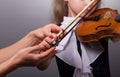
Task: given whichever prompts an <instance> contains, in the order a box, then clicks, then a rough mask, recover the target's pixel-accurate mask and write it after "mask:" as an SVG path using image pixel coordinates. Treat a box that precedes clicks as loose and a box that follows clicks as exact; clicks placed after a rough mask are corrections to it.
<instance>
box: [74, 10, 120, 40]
mask: <svg viewBox="0 0 120 77" xmlns="http://www.w3.org/2000/svg"><path fill="white" fill-rule="evenodd" d="M75 33H76V35H77V37H78V40H79V41H81V42H93V41H99V40H100V39H101V38H112V39H113V40H120V15H119V13H118V11H117V10H113V9H111V8H102V9H98V10H96V11H94V12H93V13H92V14H91V15H90V16H89V17H87V18H83V19H82V21H81V22H80V23H79V24H78V26H77V27H76V29H75Z"/></svg>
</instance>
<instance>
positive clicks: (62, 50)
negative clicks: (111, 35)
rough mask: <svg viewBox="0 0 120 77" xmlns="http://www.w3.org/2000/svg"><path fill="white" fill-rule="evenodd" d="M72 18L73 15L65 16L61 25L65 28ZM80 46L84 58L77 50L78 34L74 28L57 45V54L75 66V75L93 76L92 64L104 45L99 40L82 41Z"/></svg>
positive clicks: (77, 76) (78, 76) (79, 76)
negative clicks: (76, 34)
mask: <svg viewBox="0 0 120 77" xmlns="http://www.w3.org/2000/svg"><path fill="white" fill-rule="evenodd" d="M72 19H73V18H71V17H64V21H63V22H62V23H61V24H62V25H61V27H62V28H64V27H65V26H66V24H67V23H69V22H70V21H71V20H72ZM74 24H75V23H73V25H74ZM73 25H71V26H73ZM80 46H81V52H82V58H81V57H80V55H79V53H78V50H77V42H76V36H75V33H74V29H73V30H72V31H71V32H70V33H68V35H67V36H66V37H65V38H64V39H63V40H62V41H61V42H60V43H59V45H58V46H57V48H56V50H57V54H56V56H57V57H59V58H60V59H61V60H63V61H64V62H65V63H67V64H69V65H71V66H73V67H75V71H74V75H73V77H93V75H92V71H91V70H92V67H91V66H90V64H91V63H93V62H94V61H95V60H96V58H97V57H98V56H99V55H100V54H101V53H102V52H103V51H104V50H103V47H102V45H101V43H99V42H92V43H80Z"/></svg>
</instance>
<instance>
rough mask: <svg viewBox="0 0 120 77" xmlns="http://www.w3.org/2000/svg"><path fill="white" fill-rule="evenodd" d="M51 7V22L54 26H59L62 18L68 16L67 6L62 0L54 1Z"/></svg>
mask: <svg viewBox="0 0 120 77" xmlns="http://www.w3.org/2000/svg"><path fill="white" fill-rule="evenodd" d="M53 3H54V6H53V14H54V19H53V22H54V23H55V24H60V23H61V22H62V21H63V16H67V14H68V6H67V3H66V2H65V1H64V0H54V2H53Z"/></svg>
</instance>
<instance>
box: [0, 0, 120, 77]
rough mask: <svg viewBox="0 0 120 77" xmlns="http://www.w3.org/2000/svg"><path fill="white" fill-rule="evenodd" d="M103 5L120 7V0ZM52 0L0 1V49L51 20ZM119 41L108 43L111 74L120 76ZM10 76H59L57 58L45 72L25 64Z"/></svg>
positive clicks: (112, 0)
mask: <svg viewBox="0 0 120 77" xmlns="http://www.w3.org/2000/svg"><path fill="white" fill-rule="evenodd" d="M103 1H104V2H103V3H102V7H110V8H114V9H118V11H119V10H120V7H119V3H120V0H103ZM51 9H52V0H0V48H2V47H6V46H8V45H11V44H13V43H14V42H16V41H18V40H19V39H21V38H22V37H23V36H25V35H26V34H27V33H28V32H30V31H31V30H34V29H37V28H39V27H41V26H43V25H46V24H48V23H51V21H50V20H51V18H52V11H51ZM119 50H120V42H116V43H113V42H111V41H110V43H109V59H110V69H111V74H112V77H120V73H119V71H120V69H119V68H120V67H119V65H120V60H119V59H120V56H119V54H120V51H119ZM7 77H59V73H58V69H57V66H56V62H55V59H53V60H52V62H51V64H50V66H49V67H48V69H47V70H45V71H39V70H38V69H36V68H32V67H22V68H19V69H17V70H15V71H13V72H11V73H10V74H8V75H7Z"/></svg>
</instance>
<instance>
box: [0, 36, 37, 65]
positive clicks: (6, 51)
mask: <svg viewBox="0 0 120 77" xmlns="http://www.w3.org/2000/svg"><path fill="white" fill-rule="evenodd" d="M33 37H34V36H32V35H30V34H28V35H26V36H25V37H24V38H22V39H21V40H20V41H18V42H16V43H15V44H12V45H11V46H8V47H6V48H3V49H1V50H0V63H2V62H4V61H6V60H7V59H9V58H10V57H11V56H13V55H14V54H15V53H16V52H17V51H19V50H20V49H23V48H26V47H30V46H33V45H34V44H36V43H37V42H36V38H33Z"/></svg>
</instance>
